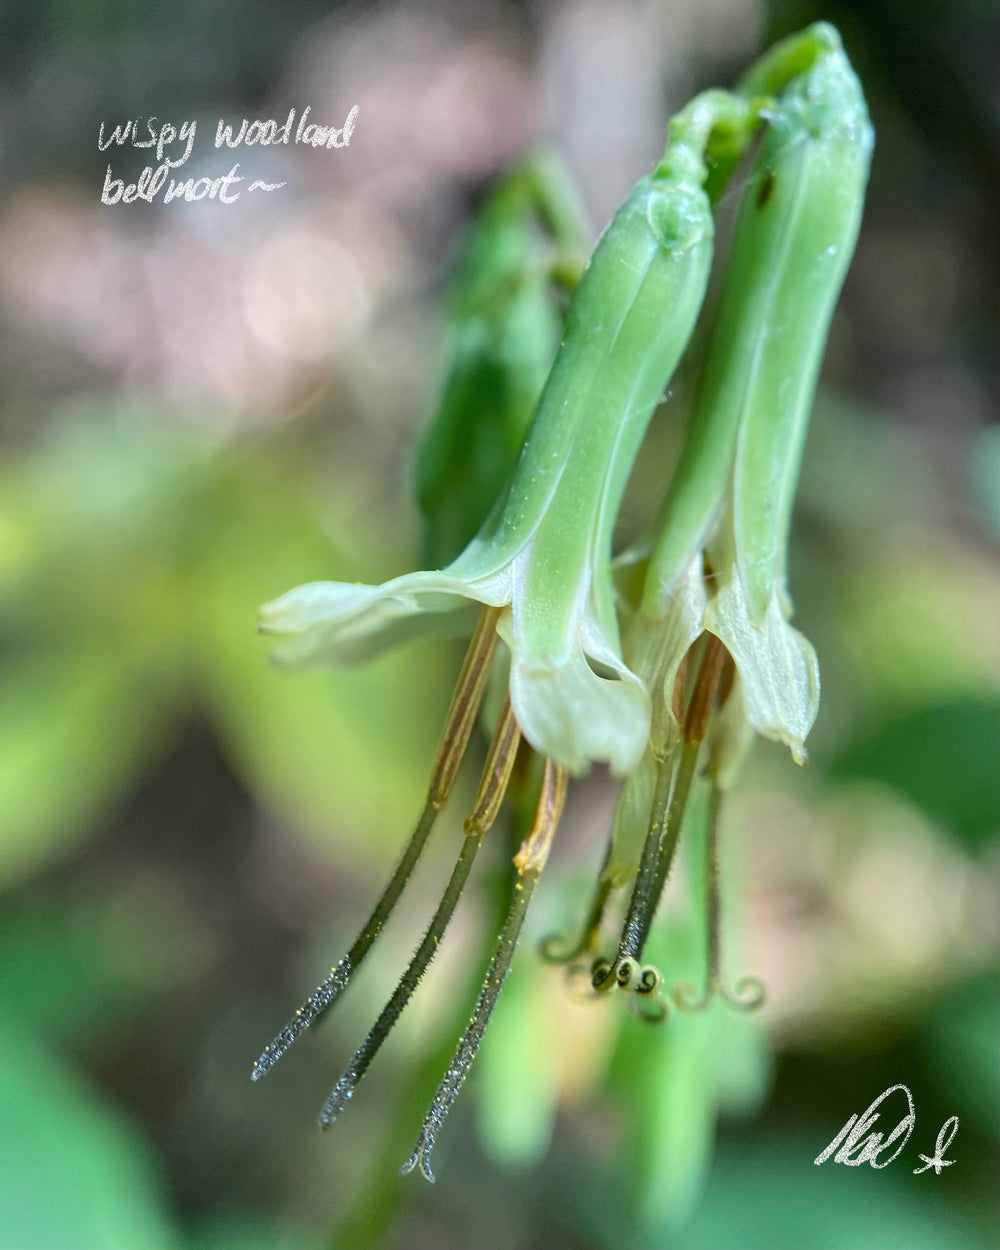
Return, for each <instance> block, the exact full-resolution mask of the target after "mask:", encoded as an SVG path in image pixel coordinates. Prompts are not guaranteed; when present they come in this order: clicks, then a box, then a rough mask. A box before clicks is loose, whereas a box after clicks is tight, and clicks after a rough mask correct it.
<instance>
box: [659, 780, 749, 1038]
mask: <svg viewBox="0 0 1000 1250" xmlns="http://www.w3.org/2000/svg"><path fill="white" fill-rule="evenodd" d="M721 802H722V789H721V787H720V786H719V784H718V782H717V781H716V780H715V778H714V777H713V778H712V784H711V789H710V791H709V795H708V819H707V824H706V829H705V916H706V935H705V946H706V952H707V959H706V963H707V970H706V976H705V989H704V991H703V993H702V994H701V996H700V997H699V998H695V994H696V992H697V991H696V989H695V986H694V985H693V984H692V983H691V982H690V981H684V982H681V984H680V985H677V986H675V988H674V992H673V999H674V1003H675V1004H676V1006H677V1009H678V1010H679V1011H683V1012H686V1013H688V1014H694V1013H695V1012H699V1011H704V1010H705V1008H706V1007H708V1005H709V1003H710V1002H711V1001H712V999H713V998H716V997H718V998H721V999H722V1000H723V1001H724V1002H726V1003H728V1004H729V1006H730V1007H734V1008H735V1009H736V1010H737V1011H756V1010H757V1009H758V1008H759V1007H761V1006H762V1005H763V1002H764V994H765V991H764V985H763V983H762V982H761V981H760V980H759V979H758V978H757V977H741V978H740V980H739V981H737V982H736V984H735V985H734V986H733V988H732V989H731V990H730V989H728V988H727V987H726V985H725V984H724V983H723V980H722V890H721V887H720V872H719V808H720V806H721Z"/></svg>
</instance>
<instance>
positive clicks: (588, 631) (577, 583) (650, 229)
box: [261, 98, 736, 774]
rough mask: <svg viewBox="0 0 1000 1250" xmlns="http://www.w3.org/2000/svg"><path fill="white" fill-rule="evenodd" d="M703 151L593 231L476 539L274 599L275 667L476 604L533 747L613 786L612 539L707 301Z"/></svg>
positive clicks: (394, 637) (628, 763)
mask: <svg viewBox="0 0 1000 1250" xmlns="http://www.w3.org/2000/svg"><path fill="white" fill-rule="evenodd" d="M730 99H731V98H730ZM735 107H736V106H734V105H732V104H731V105H730V108H731V109H732V108H735ZM706 139H707V134H706V133H705V132H704V129H703V128H702V129H698V128H695V127H688V128H684V127H676V128H675V129H674V130H673V131H672V138H671V143H670V145H669V146H668V148H667V151H666V153H665V155H664V158H663V160H662V161H661V163H660V165H659V166H658V167H657V169H656V170H655V171H654V172H653V173H652V174H651V175H649V176H648V177H646V178H644V179H642V180H641V181H640V182H639V183H638V185H637V186H636V188H635V189H634V191H633V192H632V194H631V195H630V196H629V198H628V199H627V200H626V201H625V203H624V205H623V206H622V208H621V209H619V211H618V213H617V215H616V216H615V219H614V221H613V222H612V224H611V225H610V226H609V227H608V229H607V230H606V232H605V233H604V235H603V236H602V238H601V240H600V242H599V243H598V246H597V249H596V251H595V253H594V255H593V257H592V259H591V261H590V264H589V265H588V267H587V269H586V271H585V272H584V274H583V277H582V278H581V280H580V283H579V286H578V288H577V291H576V293H575V296H574V298H573V302H572V304H571V306H570V309H569V312H568V315H567V323H566V330H565V336H564V339H563V343H562V346H561V348H560V350H559V353H558V355H557V357H556V361H555V364H554V365H553V368H552V371H551V373H550V375H549V378H548V381H547V383H546V386H545V389H544V391H543V393H542V396H541V399H540V401H539V404H538V408H537V410H536V413H535V417H534V420H533V422H532V425H531V428H530V430H529V433H528V436H527V439H526V441H525V444H524V447H523V450H522V452H521V456H520V459H519V461H518V463H517V466H516V468H515V471H514V474H513V477H512V480H511V483H510V485H509V488H508V490H507V492H506V496H505V497H504V498H503V500H502V501H501V502H499V503H498V505H497V506H496V507H495V508H494V511H493V513H492V514H491V516H490V517H489V518H488V519H487V521H486V523H485V524H484V526H483V528H482V530H481V531H480V533H479V534H478V535H477V537H476V538H475V539H473V541H472V542H471V543H470V544H469V546H468V547H467V548H466V550H465V551H464V552H463V553H462V554H461V555H460V556H459V557H458V558H457V559H456V560H454V561H453V562H452V563H451V564H450V565H448V566H447V567H446V568H445V569H443V570H441V571H429V572H420V573H410V574H406V575H404V576H402V577H398V578H395V579H393V580H392V581H389V582H386V583H384V584H383V585H382V586H360V585H347V584H344V583H336V582H316V583H312V584H309V585H306V586H301V587H299V588H298V589H296V590H293V591H291V592H289V593H288V594H286V595H284V596H282V598H280V599H278V600H276V601H275V602H273V603H271V604H268V605H267V606H266V607H265V608H264V609H263V610H262V614H261V628H262V629H263V630H265V631H266V632H270V633H285V634H290V635H293V637H291V638H290V639H289V641H288V642H287V643H285V644H284V646H283V647H281V648H279V650H278V651H277V658H278V659H279V661H284V662H287V663H294V664H310V663H332V664H337V663H343V662H349V661H352V660H354V659H357V658H359V657H361V656H363V655H365V654H372V653H374V652H376V651H378V650H380V649H381V648H382V647H384V646H386V645H389V644H390V643H394V642H396V641H398V640H399V638H400V637H402V636H405V635H407V634H412V633H419V632H427V631H429V630H434V629H435V628H438V627H441V626H442V625H444V627H445V628H447V624H448V623H447V622H443V621H442V619H441V618H442V616H447V615H449V614H451V613H454V612H456V611H459V610H461V609H463V608H464V607H466V605H467V604H468V602H469V601H470V600H472V601H476V602H478V603H481V604H487V605H490V606H493V607H497V608H502V609H503V611H502V613H501V616H500V621H499V625H498V632H499V633H500V635H501V637H502V638H503V640H504V641H505V642H506V643H507V645H508V647H509V648H510V652H511V678H510V693H511V701H512V704H513V709H514V715H515V717H516V719H517V722H518V724H519V725H520V727H521V732H522V733H523V734H524V736H525V738H526V739H527V741H528V742H529V743H530V744H531V745H532V746H533V747H534V748H535V749H536V750H537V751H538V752H539V753H540V754H542V755H544V756H546V757H548V758H551V759H552V760H554V761H555V762H556V763H558V764H561V765H562V766H564V767H565V768H567V769H568V770H569V771H570V772H572V773H576V774H580V773H583V772H585V771H586V770H587V768H588V767H589V765H590V763H591V762H592V761H605V762H607V763H609V764H610V765H611V767H612V769H614V770H615V771H616V772H618V773H620V774H624V773H627V772H628V771H629V770H630V769H631V768H632V767H633V766H634V765H635V763H636V761H637V760H638V758H639V756H640V755H641V753H642V749H643V746H644V743H645V741H646V737H647V734H648V729H649V700H648V695H647V692H646V688H645V686H644V685H643V683H642V682H641V681H640V680H639V679H638V678H637V677H636V675H635V674H634V673H633V672H632V671H631V670H630V669H629V668H628V667H627V666H626V664H625V663H624V662H623V660H622V658H621V647H620V640H619V634H618V623H617V619H616V615H615V609H614V600H613V593H612V585H611V578H610V544H611V534H612V529H613V525H614V520H615V516H616V514H617V511H618V506H619V503H620V501H621V495H622V492H623V490H624V488H625V483H626V480H627V478H628V474H629V472H630V470H631V467H632V462H633V460H634V458H635V455H636V452H637V451H638V447H639V444H640V442H641V440H642V437H643V434H644V433H645V429H646V426H647V424H648V422H649V419H650V417H651V416H652V413H653V410H654V408H655V407H656V404H657V403H658V402H659V399H660V397H661V396H662V393H663V390H664V387H665V385H666V383H667V381H668V380H669V378H670V376H671V374H672V373H673V370H674V368H675V366H676V364H677V361H678V359H679V357H680V355H681V353H682V352H683V350H684V347H685V346H686V344H687V341H688V339H689V337H690V334H691V331H692V329H693V326H694V322H695V319H696V317H697V314H698V312H699V310H700V307H701V303H702V299H703V296H704V291H705V284H706V281H707V277H708V270H709V266H710V263H711V255H712V238H713V229H712V216H711V210H710V207H709V203H708V198H707V196H706V194H705V192H704V189H703V185H702V184H703V183H704V180H705V177H706V169H705V165H704V161H703V156H702V152H703V148H704V144H705V142H706Z"/></svg>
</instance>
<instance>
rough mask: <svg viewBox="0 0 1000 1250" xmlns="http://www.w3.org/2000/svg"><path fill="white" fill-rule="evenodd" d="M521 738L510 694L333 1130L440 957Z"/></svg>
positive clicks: (336, 1094) (342, 1086)
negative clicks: (422, 922) (451, 853)
mask: <svg viewBox="0 0 1000 1250" xmlns="http://www.w3.org/2000/svg"><path fill="white" fill-rule="evenodd" d="M520 739H521V732H520V730H519V729H518V726H517V721H516V720H515V719H514V713H513V711H512V710H511V706H510V696H509V695H508V696H507V697H506V698H505V699H504V702H503V707H502V708H501V709H500V716H499V718H498V719H497V724H496V729H495V730H494V731H493V740H492V741H491V743H490V749H489V754H488V755H487V757H486V763H485V765H484V766H483V773H482V778H481V779H480V782H479V793H478V794H477V796H476V802H475V805H474V807H473V809H472V813H471V814H470V815H469V817H468V818H467V819H466V822H465V831H466V833H465V838H464V840H463V843H462V850H461V852H460V854H459V857H458V860H457V862H456V864H455V867H454V869H453V870H452V874H451V877H450V879H449V881H448V885H447V886H446V888H445V892H444V894H443V896H442V898H441V902H440V903H439V904H438V908H437V911H436V912H435V913H434V916H433V918H432V920H431V923H430V925H429V926H428V929H427V932H426V933H425V934H424V939H423V941H422V942H421V943H420V945H419V946H418V947H417V950H416V953H415V954H414V956H413V958H412V959H411V960H410V963H409V966H408V967H407V969H406V971H405V972H404V973H403V975H402V977H401V978H400V980H399V984H398V985H397V986H396V988H395V990H394V991H393V993H392V997H391V998H390V999H389V1001H388V1002H387V1003H386V1005H385V1006H384V1007H383V1008H382V1013H381V1015H380V1016H379V1018H378V1019H377V1020H376V1021H375V1023H374V1025H372V1028H371V1030H370V1031H369V1033H368V1036H367V1037H366V1038H365V1040H364V1041H363V1042H362V1043H361V1045H360V1046H359V1047H358V1049H357V1051H355V1054H354V1058H353V1059H352V1060H351V1062H350V1063H349V1064H348V1065H347V1068H346V1069H345V1071H344V1074H343V1075H342V1076H341V1078H340V1080H339V1081H338V1082H337V1084H336V1085H335V1086H334V1087H333V1090H332V1092H331V1093H330V1097H329V1098H328V1099H327V1100H326V1103H325V1104H324V1106H323V1110H322V1111H321V1112H320V1117H319V1122H320V1124H321V1125H322V1126H323V1128H329V1126H330V1125H331V1124H332V1123H333V1122H334V1121H335V1120H336V1118H337V1116H338V1115H339V1114H340V1113H341V1111H343V1109H344V1107H345V1106H346V1105H347V1103H348V1102H349V1101H350V1099H351V1098H352V1096H353V1094H354V1090H355V1088H356V1087H357V1084H358V1082H359V1081H360V1080H361V1078H362V1077H363V1076H364V1074H365V1072H366V1071H367V1070H368V1065H369V1064H370V1063H371V1061H372V1060H373V1059H374V1058H375V1055H376V1054H377V1053H378V1049H379V1047H380V1046H381V1045H382V1043H383V1042H384V1041H385V1039H386V1037H387V1036H388V1035H389V1031H390V1029H391V1028H392V1026H393V1025H394V1024H395V1023H396V1021H397V1020H398V1019H399V1017H400V1015H401V1013H402V1011H403V1009H404V1008H405V1007H406V1005H407V1003H408V1002H409V1001H410V998H411V997H412V995H413V991H414V990H415V989H416V988H417V985H418V984H419V982H420V978H421V977H422V976H423V975H424V973H425V972H426V971H427V968H428V966H429V965H430V962H431V960H432V959H433V958H434V956H435V954H436V953H437V948H438V946H440V944H441V939H442V938H443V937H444V933H445V930H446V929H447V927H448V923H449V921H450V920H451V917H452V915H453V913H454V911H455V907H456V906H457V904H458V899H459V896H460V895H461V893H462V890H463V889H464V887H465V883H466V881H467V880H468V877H469V872H470V871H471V869H472V863H473V860H474V859H475V858H476V853H477V852H478V850H479V848H480V846H481V845H482V842H483V837H484V836H485V834H486V833H487V831H488V830H489V828H490V826H491V825H492V824H493V821H494V820H495V819H496V814H497V812H498V811H499V810H500V804H501V803H502V802H503V796H504V793H505V791H506V789H507V782H508V781H509V780H510V774H511V770H512V769H513V767H514V759H515V756H516V755H517V748H518V744H519V742H520Z"/></svg>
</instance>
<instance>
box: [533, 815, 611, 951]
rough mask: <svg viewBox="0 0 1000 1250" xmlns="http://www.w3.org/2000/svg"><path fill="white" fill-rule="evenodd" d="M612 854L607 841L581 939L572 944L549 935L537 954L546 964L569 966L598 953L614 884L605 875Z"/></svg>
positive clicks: (562, 938) (556, 935)
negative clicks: (582, 957) (588, 954)
mask: <svg viewBox="0 0 1000 1250" xmlns="http://www.w3.org/2000/svg"><path fill="white" fill-rule="evenodd" d="M611 851H612V842H611V840H610V839H609V840H608V844H607V846H606V847H605V850H604V858H603V860H602V861H601V871H600V873H599V874H598V877H597V885H596V886H595V887H594V896H593V898H592V900H591V903H590V909H589V910H588V912H587V919H586V922H585V923H584V926H583V930H582V932H581V933H580V936H579V937H578V938H577V940H576V941H575V942H573V941H569V942H567V940H566V939H565V938H564V937H560V936H559V934H557V933H552V934H549V936H548V937H546V938H543V939H542V941H541V943H540V944H539V947H538V953H539V955H540V956H541V957H542V959H544V960H545V962H546V963H549V964H569V963H572V962H573V961H574V960H576V959H579V958H580V956H581V955H585V954H586V953H587V952H588V951H593V950H596V949H597V945H598V942H599V941H600V937H601V924H602V922H603V920H604V912H605V910H606V908H607V905H608V899H609V897H610V896H611V890H612V888H613V882H612V880H611V878H610V876H609V875H608V871H607V870H608V864H609V863H610V861H611Z"/></svg>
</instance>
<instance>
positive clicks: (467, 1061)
mask: <svg viewBox="0 0 1000 1250" xmlns="http://www.w3.org/2000/svg"><path fill="white" fill-rule="evenodd" d="M567 780H568V779H567V774H566V770H565V769H564V768H562V767H560V766H559V765H557V764H553V762H552V761H551V760H546V761H545V774H544V776H543V778H542V790H541V794H540V796H539V799H538V806H537V808H536V811H535V819H534V822H533V824H532V828H531V831H530V832H529V834H528V836H527V837H526V838H525V840H524V843H523V844H522V846H521V849H520V851H518V853H517V855H516V856H515V857H514V864H515V866H516V867H517V880H516V882H515V885H514V895H513V898H512V900H511V904H510V908H509V910H508V912H507V918H506V920H505V921H504V926H503V929H502V930H501V932H500V936H499V938H498V939H497V945H496V949H495V951H494V954H493V959H492V961H491V962H490V966H489V970H488V971H487V973H486V979H485V980H484V981H483V986H482V989H481V990H480V992H479V999H478V1001H477V1002H476V1007H475V1010H474V1011H473V1013H472V1018H471V1020H470V1021H469V1026H468V1028H467V1029H466V1030H465V1033H464V1034H463V1035H462V1038H461V1040H460V1041H459V1043H458V1048H457V1050H456V1051H455V1055H454V1058H453V1059H452V1061H451V1064H450V1065H449V1067H448V1070H447V1072H446V1073H445V1076H444V1079H443V1080H442V1082H441V1084H440V1085H439V1086H438V1088H437V1092H436V1093H435V1095H434V1098H433V1100H432V1102H431V1105H430V1109H429V1111H428V1112H427V1116H426V1117H425V1119H424V1123H423V1126H422V1128H421V1130H420V1136H419V1137H418V1139H417V1144H416V1146H415V1147H414V1150H413V1154H412V1155H411V1156H410V1158H409V1159H408V1160H407V1161H406V1163H405V1164H404V1165H403V1167H402V1171H403V1172H404V1173H405V1172H412V1171H413V1169H414V1168H415V1167H417V1166H418V1165H419V1167H420V1171H421V1172H422V1174H423V1175H424V1177H425V1178H426V1179H427V1180H428V1181H430V1182H431V1183H433V1181H434V1173H433V1172H432V1171H431V1166H430V1160H431V1154H432V1152H433V1150H434V1143H435V1141H436V1139H437V1135H438V1133H439V1131H440V1129H441V1126H442V1124H443V1123H444V1121H445V1117H446V1116H447V1115H448V1112H449V1111H450V1110H451V1108H452V1105H453V1104H454V1102H455V1099H456V1098H457V1097H458V1094H459V1091H460V1090H461V1088H462V1085H463V1084H464V1083H465V1078H466V1077H467V1076H468V1074H469V1069H470V1068H471V1067H472V1063H473V1061H474V1060H475V1057H476V1053H477V1052H478V1050H479V1045H480V1043H481V1042H482V1040H483V1034H484V1033H485V1031H486V1026H487V1024H488V1023H489V1020H490V1016H491V1014H492V1012H493V1008H494V1007H495V1006H496V1003H497V999H498V998H499V997H500V991H501V989H502V988H503V983H504V980H505V979H506V977H507V973H508V972H509V971H510V965H511V960H512V959H513V957H514V950H515V948H516V946H517V940H518V937H519V936H520V933H521V927H522V925H523V924H524V918H525V915H526V914H527V910H528V905H529V904H530V902H531V898H532V895H533V894H534V892H535V887H536V885H537V884H538V879H539V877H540V876H541V873H542V869H543V868H544V866H545V861H546V859H547V858H548V853H549V847H550V845H551V843H552V835H553V834H554V833H555V830H556V826H557V825H558V823H559V818H560V816H561V815H562V809H563V804H564V803H565V799H566V786H567Z"/></svg>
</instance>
